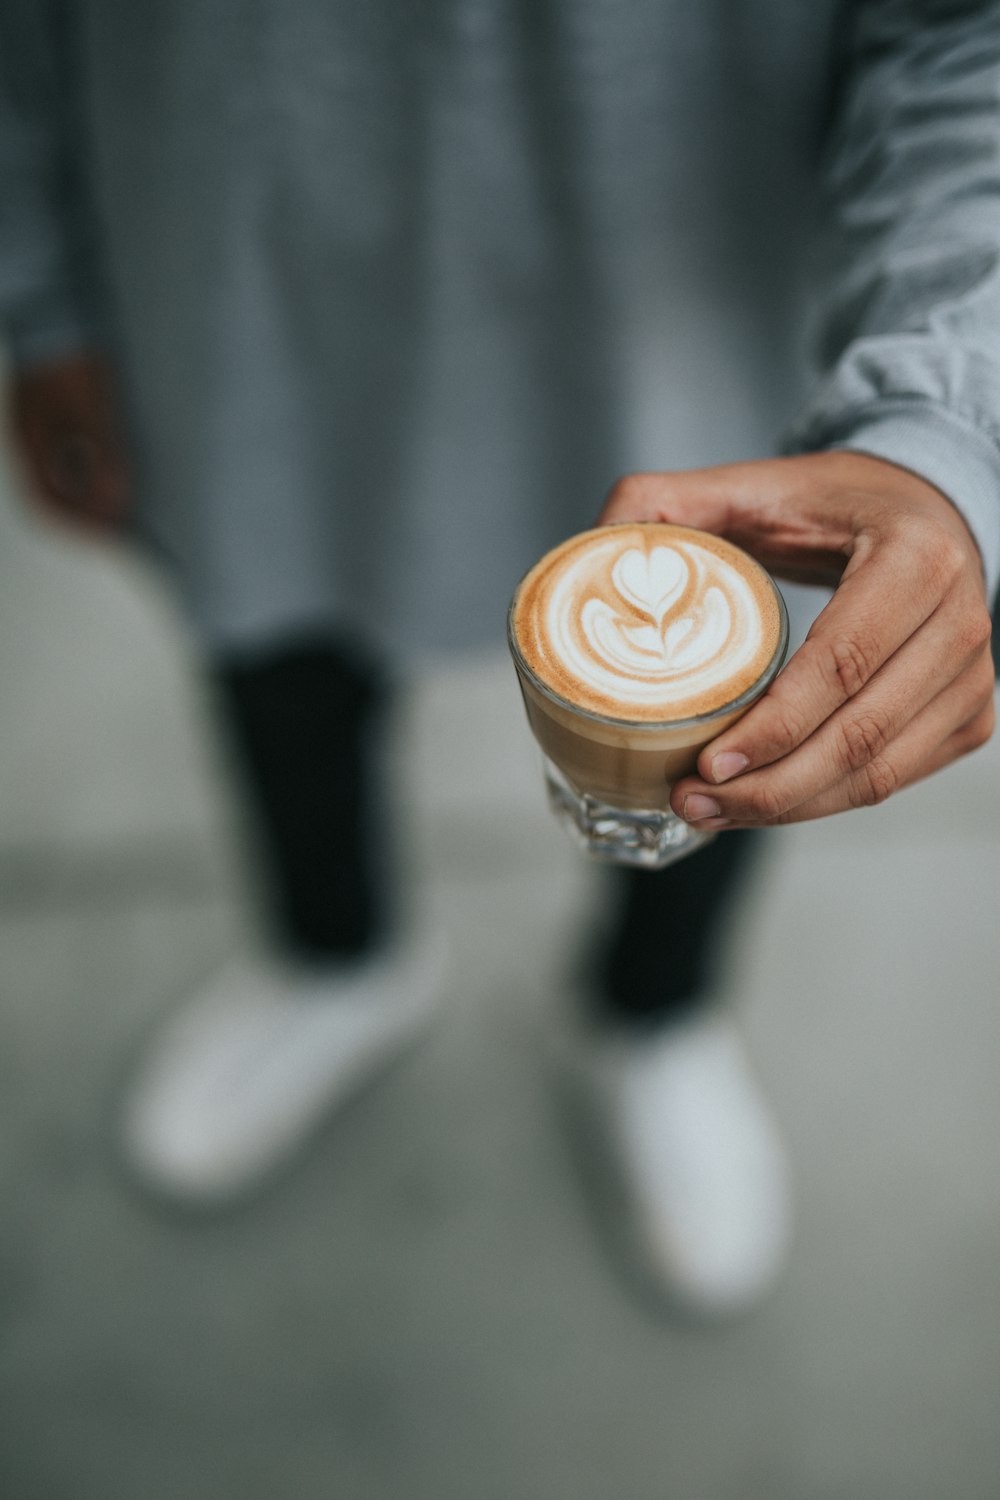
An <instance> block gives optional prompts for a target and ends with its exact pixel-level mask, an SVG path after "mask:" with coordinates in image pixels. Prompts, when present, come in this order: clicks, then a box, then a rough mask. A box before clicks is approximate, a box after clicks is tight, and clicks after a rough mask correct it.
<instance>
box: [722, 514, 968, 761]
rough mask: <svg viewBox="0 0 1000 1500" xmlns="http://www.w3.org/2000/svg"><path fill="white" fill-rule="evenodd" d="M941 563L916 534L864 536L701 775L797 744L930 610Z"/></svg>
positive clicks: (770, 757) (773, 756)
mask: <svg viewBox="0 0 1000 1500" xmlns="http://www.w3.org/2000/svg"><path fill="white" fill-rule="evenodd" d="M940 571H941V569H940V567H939V566H937V565H936V564H935V562H934V561H933V560H930V561H929V559H928V557H927V555H926V551H925V549H924V548H922V547H919V546H913V545H912V539H911V545H909V546H900V547H898V548H897V547H894V546H893V545H891V543H890V542H889V541H888V540H885V539H883V540H881V541H879V542H869V541H867V540H866V539H865V538H862V539H860V541H859V545H858V547H857V549H856V551H855V552H854V554H853V556H852V558H851V561H850V562H849V564H848V566H847V568H846V569H845V572H844V576H843V578H842V580H841V582H840V584H839V586H838V588H837V590H836V592H835V593H834V595H833V598H832V599H831V600H830V602H829V604H828V605H827V606H826V608H825V609H824V610H823V611H822V613H821V614H820V615H819V616H818V617H817V619H816V621H815V623H814V624H813V626H812V628H811V629H810V631H809V634H808V636H807V637H806V640H805V642H804V643H803V645H802V646H801V647H800V648H799V650H798V651H796V653H795V655H794V656H793V657H792V658H791V660H790V661H789V662H788V665H787V666H786V667H785V668H784V670H783V671H782V672H781V673H780V674H779V675H778V677H777V678H776V679H775V681H774V682H773V683H772V684H771V686H770V688H769V689H768V691H767V692H766V693H765V694H764V696H763V697H762V698H761V699H760V700H759V701H758V702H757V703H755V704H754V706H753V708H751V709H750V710H749V711H748V712H747V713H746V714H744V716H743V717H742V718H741V719H740V720H739V721H738V722H737V723H736V724H734V725H733V726H732V728H730V729H727V730H725V731H723V733H722V734H721V735H719V737H718V738H717V739H715V740H713V741H712V743H711V744H709V745H707V746H706V747H705V749H704V750H703V751H702V752H701V755H700V756H699V757H698V772H699V774H700V775H701V776H702V778H703V779H704V780H705V781H710V782H714V783H716V784H718V783H719V782H722V781H727V780H728V779H729V778H730V777H731V776H733V775H736V774H741V773H742V772H743V771H747V770H755V769H757V768H758V767H760V766H766V765H770V764H771V763H772V762H773V761H776V760H779V759H781V757H782V756H785V755H788V754H790V753H791V752H792V751H793V750H795V749H797V747H798V746H799V745H801V744H802V743H803V742H804V741H805V740H807V739H808V738H809V736H810V735H811V734H812V733H813V732H814V731H815V730H816V729H818V728H819V726H820V725H821V724H823V723H825V722H826V720H827V719H828V718H829V717H830V715H831V714H833V713H835V712H836V711H837V709H838V708H840V707H841V706H842V704H844V703H846V702H847V700H848V699H849V698H853V697H854V696H855V694H856V693H858V692H860V691H861V689H862V688H863V687H864V685H865V683H867V682H869V681H870V680H871V678H872V677H874V675H875V674H876V672H878V670H879V668H880V667H882V666H883V665H884V664H885V662H887V661H888V660H889V658H890V657H891V656H893V655H894V654H895V652H896V651H898V650H899V648H900V647H901V646H902V645H904V644H905V642H906V641H908V640H909V639H910V637H911V636H912V635H913V634H914V633H915V632H916V631H917V630H919V629H920V627H921V626H922V625H923V624H924V623H925V621H927V620H928V619H929V618H930V616H931V615H932V614H933V613H934V611H935V609H936V608H937V605H938V603H939V601H940V598H941V593H942V588H941V586H940ZM723 757H725V759H722V758H723Z"/></svg>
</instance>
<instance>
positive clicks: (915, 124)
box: [785, 0, 1000, 600]
mask: <svg viewBox="0 0 1000 1500" xmlns="http://www.w3.org/2000/svg"><path fill="white" fill-rule="evenodd" d="M825 177H826V186H827V189H828V194H829V206H830V215H831V222H830V224H829V226H828V232H827V234H826V235H825V236H824V246H823V262H824V263H823V265H822V267H821V268H820V271H819V275H818V277H817V285H816V291H817V293H818V297H817V302H818V332H819V339H818V342H819V354H820V362H821V365H822V367H823V370H824V374H823V376H822V378H821V380H820V382H819V384H818V387H817V389H816V391H815V392H814V395H813V397H812V400H811V401H810V403H809V405H808V407H807V409H806V411H805V412H804V413H803V414H802V416H801V419H800V420H799V421H798V423H797V424H796V426H795V428H794V429H793V430H792V432H791V433H790V434H789V436H788V439H787V441H786V444H785V447H786V450H787V451H790V452H801V451H813V450H817V449H823V448H849V449H854V450H857V451H859V452H863V453H870V454H873V455H875V456H876V457H879V458H885V459H888V460H890V461H891V462H893V463H897V464H900V465H901V466H902V467H904V468H907V469H910V470H912V471H913V472H914V473H916V474H919V475H920V476H922V477H923V478H925V479H927V480H928V481H929V482H930V483H932V484H934V485H936V486H937V488H938V489H940V490H941V491H942V492H943V493H944V494H945V495H947V496H948V498H949V499H950V500H951V502H952V503H953V504H954V505H955V506H956V507H957V509H958V510H959V511H961V513H962V514H963V516H964V517H965V519H966V521H967V523H968V525H969V527H970V529H971V530H972V532H973V535H974V536H975V538H976V541H977V543H978V545H979V549H980V553H981V555H982V560H983V568H984V572H985V575H986V583H987V589H988V595H989V598H990V599H991V600H995V598H996V593H997V586H998V582H1000V4H998V3H996V0H990V3H982V0H980V3H966V4H962V3H960V0H935V3H931V0H920V3H914V0H877V3H874V0H873V3H868V4H863V5H861V6H859V7H858V9H857V11H856V14H855V19H854V23H853V31H852V35H851V37H850V44H849V50H848V55H847V58H846V66H845V72H844V76H843V80H842V88H841V91H840V94H839V100H838V107H837V108H836V111H835V114H834V119H833V123H832V128H831V133H830V138H829V141H828V145H827V152H826V157H825Z"/></svg>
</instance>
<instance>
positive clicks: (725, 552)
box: [513, 524, 780, 721]
mask: <svg viewBox="0 0 1000 1500" xmlns="http://www.w3.org/2000/svg"><path fill="white" fill-rule="evenodd" d="M513 626H514V632H515V636H516V639H517V643H518V646H519V647H520V650H521V652H522V654H523V656H524V658H525V661H526V662H527V664H528V666H529V667H530V668H531V669H532V670H533V671H534V672H535V673H536V675H537V676H538V677H539V679H540V680H541V681H542V682H543V683H545V684H546V685H547V686H548V687H550V688H551V689H553V690H554V691H555V692H556V693H558V694H559V695H560V696H562V697H565V698H566V699H568V701H569V702H571V703H574V704H576V705H578V706H580V707H582V708H585V709H589V710H590V711H592V712H596V713H600V714H604V715H607V716H609V717H612V718H615V717H618V718H624V719H638V720H649V721H665V720H669V719H685V718H690V717H695V716H696V715H700V714H704V713H710V712H712V711H713V710H714V709H716V708H719V707H721V706H722V705H723V704H726V703H729V702H732V701H733V700H734V699H736V698H738V697H739V696H740V694H741V693H742V692H744V691H745V690H746V689H747V688H749V687H750V686H751V684H753V683H754V682H755V681H756V680H757V679H758V678H759V677H760V676H761V674H762V673H763V672H764V671H765V670H766V669H767V666H768V664H769V662H770V661H771V659H772V658H773V656H774V654H775V650H776V644H777V640H778V635H779V630H780V621H779V609H778V605H777V602H776V598H775V594H774V589H773V585H772V584H771V582H770V579H768V577H767V575H766V574H765V573H764V572H763V570H762V569H761V568H759V567H758V565H757V564H756V563H754V562H753V561H752V559H750V558H748V557H747V556H746V555H745V554H744V553H742V552H740V551H739V550H738V549H737V548H735V547H732V546H731V545H730V544H729V543H727V542H724V541H722V540H720V539H719V538H718V537H714V536H707V535H705V534H704V533H701V532H696V531H692V530H690V529H689V528H685V527H676V526H666V525H656V524H644V525H638V524H637V525H626V526H609V527H601V528H598V529H597V530H594V531H590V532H585V533H583V534H582V535H581V536H578V537H572V538H570V540H569V541H568V542H565V543H563V545H562V546H561V547H557V548H556V549H555V550H554V551H553V552H550V553H549V554H548V555H547V556H546V557H544V558H543V559H542V561H541V562H540V563H539V564H537V566H536V567H535V568H534V569H532V571H531V573H529V575H528V577H527V578H526V579H525V581H524V583H523V584H522V585H521V588H520V590H519V591H518V596H517V601H516V604H515V609H514V616H513Z"/></svg>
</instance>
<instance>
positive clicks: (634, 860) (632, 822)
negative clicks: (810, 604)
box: [507, 564, 788, 870]
mask: <svg viewBox="0 0 1000 1500" xmlns="http://www.w3.org/2000/svg"><path fill="white" fill-rule="evenodd" d="M754 566H755V567H756V566H757V565H756V564H754ZM532 571H533V570H532ZM760 571H761V573H762V574H763V576H764V578H765V579H766V580H767V583H768V584H769V585H770V587H771V588H772V589H773V590H774V596H775V600H776V603H777V606H778V615H779V620H780V626H779V631H778V638H777V641H776V643H775V649H774V654H773V655H772V657H771V659H770V661H769V662H768V664H767V666H766V667H765V668H764V670H763V671H762V672H761V675H760V676H759V677H758V678H757V680H756V681H755V682H754V683H753V684H752V685H751V686H750V687H749V688H748V689H746V690H745V691H744V692H742V693H741V694H740V695H739V697H737V698H734V699H732V701H731V702H728V703H724V704H722V705H721V707H719V708H716V709H713V710H712V712H711V713H705V714H699V715H697V716H696V717H694V718H688V719H664V720H661V721H657V722H655V723H651V722H650V721H649V720H642V721H640V720H634V719H631V720H630V719H627V718H612V717H609V716H605V715H604V714H599V713H595V712H593V711H592V710H589V709H585V708H582V707H580V706H579V705H578V704H575V703H573V702H571V701H570V700H569V699H568V698H565V697H563V696H561V695H560V694H559V693H557V692H555V691H554V690H553V689H552V688H551V687H549V686H548V685H547V684H546V683H544V682H542V681H541V679H540V678H539V677H538V676H537V674H536V673H535V672H533V671H532V669H531V667H529V666H528V664H527V662H526V661H525V659H524V656H523V655H522V653H521V650H520V648H519V646H518V642H517V637H516V633H515V629H514V612H515V607H516V604H517V599H518V593H519V591H520V587H521V585H518V589H517V590H515V593H514V597H513V599H512V600H511V604H510V609H509V611H508V614H507V642H508V645H509V647H510V653H511V656H512V657H513V659H514V666H515V668H516V670H517V676H518V681H519V683H520V685H521V695H522V697H523V699H524V707H525V710H526V712H527V716H528V723H529V725H530V727H531V731H532V733H533V734H534V736H535V739H536V740H537V741H538V744H539V746H540V747H541V751H542V758H543V764H544V770H545V784H546V789H547V792H548V798H549V804H550V806H551V809H552V811H553V813H554V814H555V817H556V819H557V821H558V822H559V823H561V824H562V826H563V827H564V828H565V829H566V830H567V831H568V832H569V834H570V835H571V837H572V838H573V839H574V841H575V842H576V843H577V844H578V845H579V846H580V847H581V848H583V849H584V850H586V851H587V853H589V854H592V855H595V856H597V857H598V858H600V859H604V860H610V861H612V862H614V863H615V864H620V865H633V866H638V867H640V868H643V869H647V870H660V869H663V868H664V867H665V866H667V865H670V864H673V863H674V861H675V860H678V859H682V858H683V857H684V856H685V855H686V854H691V853H693V852H694V850H695V849H699V848H701V847H702V845H704V844H707V843H708V842H709V841H710V840H711V839H712V838H713V837H714V835H713V834H712V833H710V832H705V831H699V830H698V829H697V828H696V827H692V826H691V824H689V823H685V822H684V821H683V820H682V819H681V818H678V817H677V815H676V814H675V813H674V812H673V811H672V810H671V808H670V805H669V798H670V791H671V788H672V787H673V784H674V782H675V781H678V780H679V779H680V778H681V777H682V776H687V775H690V774H691V772H693V771H694V770H695V765H696V762H697V759H698V756H699V754H700V753H701V751H702V750H703V749H704V748H705V746H706V745H707V744H709V743H710V742H711V741H712V740H714V739H715V737H716V735H718V734H721V733H722V731H723V730H724V729H727V728H728V727H729V725H731V724H734V723H735V722H736V720H737V719H739V718H740V717H741V715H742V714H744V713H746V711H747V709H748V708H750V707H751V705H752V704H753V703H755V702H756V701H757V699H758V698H759V697H760V696H761V694H762V693H763V692H764V691H765V689H766V688H767V687H768V685H769V684H770V683H771V682H772V681H773V679H774V678H775V677H776V676H777V674H778V672H779V670H780V669H781V666H782V663H783V662H784V659H785V652H786V651H787V649H788V615H787V611H786V609H785V604H784V600H783V599H782V597H781V595H780V593H779V592H778V589H777V587H776V586H775V584H774V582H773V580H771V579H770V578H769V577H768V575H767V574H765V573H763V569H761V570H760ZM525 576H526V577H528V576H530V574H528V575H525ZM522 583H523V580H522Z"/></svg>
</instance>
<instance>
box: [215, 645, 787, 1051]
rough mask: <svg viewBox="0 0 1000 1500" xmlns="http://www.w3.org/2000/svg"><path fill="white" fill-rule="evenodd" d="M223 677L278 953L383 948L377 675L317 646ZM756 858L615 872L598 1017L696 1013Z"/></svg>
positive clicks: (740, 850) (714, 846)
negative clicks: (733, 903) (281, 948)
mask: <svg viewBox="0 0 1000 1500" xmlns="http://www.w3.org/2000/svg"><path fill="white" fill-rule="evenodd" d="M215 676H216V681H217V686H218V689H219V696H220V699H221V703H222V708H223V717H224V721H225V723H226V725H227V727H228V730H229V733H230V738H231V741H232V745H233V748H234V750H235V752H236V758H237V761H238V763H239V765H240V766H241V767H242V771H243V780H244V784H245V792H246V795H247V799H248V802H249V810H250V813H251V818H252V821H253V822H254V823H255V824H256V827H257V830H258V834H259V840H260V844H261V847H262V853H263V856H264V858H263V865H264V869H265V876H266V879H267V882H268V890H267V894H268V896H269V906H270V910H271V915H272V918H273V922H274V928H275V933H274V936H275V938H276V940H277V941H278V942H280V943H281V944H283V945H284V946H286V947H287V948H290V949H292V950H295V951H297V952H299V953H301V954H302V955H303V956H305V957H307V958H310V959H314V960H319V961H322V960H323V959H324V958H326V959H329V958H332V957H341V956H348V955H354V954H360V953H364V952H365V951H367V950H369V949H371V948H373V947H375V946H377V944H378V943H379V942H380V941H381V940H382V939H383V938H384V937H385V936H386V935H387V933H388V932H389V930H390V928H391V925H392V904H393V902H392V892H393V878H392V870H391V868H390V867H389V866H390V863H391V857H390V855H389V853H388V852H387V843H386V840H385V838H384V837H382V836H381V831H380V830H379V828H378V826H377V819H378V797H377V792H378V789H379V781H380V777H379V773H378V766H379V754H378V749H379V743H380V730H381V721H382V717H383V714H384V711H385V708H386V705H387V697H388V690H387V687H386V684H385V682H384V679H383V678H382V676H381V673H380V671H379V669H378V667H377V665H376V664H375V663H374V662H372V661H371V660H369V659H367V658H366V657H365V655H364V654H363V653H362V652H361V651H359V650H357V649H351V648H348V647H345V646H344V645H342V644H340V643H337V644H333V643H331V642H329V641H326V640H310V641H303V642H298V643H288V644H285V645H283V646H282V647H281V648H280V649H275V650H274V651H273V652H271V653H269V654H267V655H262V654H261V655H256V656H254V657H253V658H252V659H233V660H226V661H222V662H219V663H218V664H217V666H216V671H215ZM757 847H758V836H757V835H754V834H749V833H733V834H726V835H724V836H722V837H720V838H717V839H716V840H715V841H714V842H713V843H711V844H709V845H708V846H707V847H706V848H705V849H703V850H700V851H699V852H698V853H697V854H694V855H691V856H689V857H688V858H687V859H685V860H682V861H680V863H679V864H676V865H672V866H669V867H668V868H667V869H666V870H662V871H655V872H653V871H645V870H614V871H611V872H609V874H610V880H609V893H608V915H607V924H606V927H605V929H604V930H603V931H602V932H601V933H600V934H599V935H598V936H597V937H596V939H595V940H594V941H593V945H592V947H591V950H590V951H589V952H588V953H586V954H585V955H584V958H583V965H582V967H583V971H584V972H583V974H582V975H581V979H582V987H583V988H584V990H585V991H586V993H587V994H588V995H589V996H590V997H591V999H592V1002H593V1004H594V1006H595V1008H597V1009H599V1010H604V1011H606V1012H608V1013H611V1014H613V1015H615V1016H616V1017H619V1018H623V1019H629V1020H634V1021H635V1022H636V1023H637V1024H648V1023H656V1022H659V1021H662V1020H665V1019H666V1018H668V1017H670V1016H673V1015H676V1014H679V1013H681V1012H683V1011H686V1010H687V1009H689V1008H691V1007H692V1006H695V1005H697V1003H698V1002H699V1000H700V999H701V998H702V997H703V996H704V995H705V994H706V993H707V991H708V990H709V989H710V987H711V985H712V982H713V979H714V977H715V976H714V962H715V959H716V956H717V954H718V951H719V947H720V943H721V940H722V933H723V929H724V923H725V919H726V916H727V912H728V908H729V905H730V903H731V901H732V898H733V896H734V895H735V893H736V891H737V890H738V887H739V884H740V880H741V877H743V876H745V875H746V873H747V872H748V871H749V869H750V867H751V865H752V862H753V858H754V855H755V852H756V850H757Z"/></svg>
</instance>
